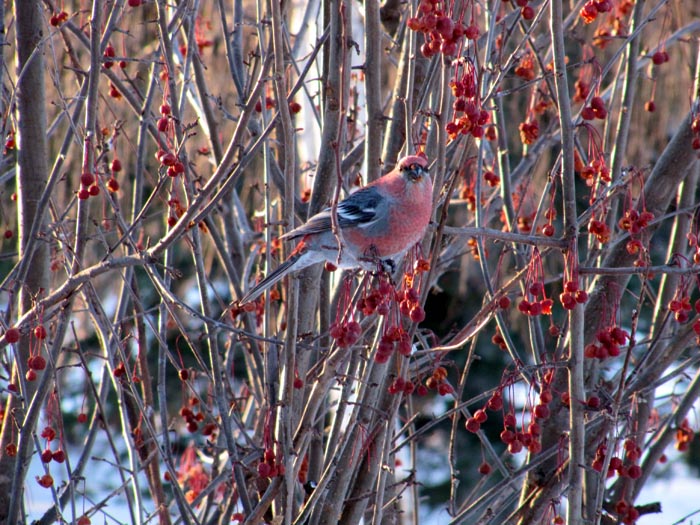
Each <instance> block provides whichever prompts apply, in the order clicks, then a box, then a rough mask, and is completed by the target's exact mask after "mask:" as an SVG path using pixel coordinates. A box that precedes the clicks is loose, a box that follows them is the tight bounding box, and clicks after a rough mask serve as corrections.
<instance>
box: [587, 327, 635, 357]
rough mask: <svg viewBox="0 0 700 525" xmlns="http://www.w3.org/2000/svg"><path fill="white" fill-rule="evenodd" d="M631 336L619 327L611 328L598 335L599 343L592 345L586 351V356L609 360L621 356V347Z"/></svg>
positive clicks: (599, 332)
mask: <svg viewBox="0 0 700 525" xmlns="http://www.w3.org/2000/svg"><path fill="white" fill-rule="evenodd" d="M629 338H630V335H629V334H628V333H627V331H625V330H623V329H622V328H620V327H619V326H609V327H607V328H604V329H602V330H599V331H598V333H597V334H596V339H597V340H598V342H597V343H590V344H588V345H586V348H585V349H584V356H585V357H587V358H589V359H601V360H602V359H607V358H608V357H617V356H619V355H620V347H621V346H623V345H625V344H626V343H627V341H628V340H629Z"/></svg>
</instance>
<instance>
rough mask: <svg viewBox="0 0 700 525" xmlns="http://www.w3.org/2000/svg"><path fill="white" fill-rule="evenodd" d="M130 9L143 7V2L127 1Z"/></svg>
mask: <svg viewBox="0 0 700 525" xmlns="http://www.w3.org/2000/svg"><path fill="white" fill-rule="evenodd" d="M127 4H129V7H138V6H140V5H141V0H127Z"/></svg>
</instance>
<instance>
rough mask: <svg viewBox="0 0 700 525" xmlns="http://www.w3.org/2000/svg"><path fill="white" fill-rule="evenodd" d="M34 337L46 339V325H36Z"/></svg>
mask: <svg viewBox="0 0 700 525" xmlns="http://www.w3.org/2000/svg"><path fill="white" fill-rule="evenodd" d="M34 337H36V338H37V339H46V328H44V325H41V324H40V325H37V326H35V327H34Z"/></svg>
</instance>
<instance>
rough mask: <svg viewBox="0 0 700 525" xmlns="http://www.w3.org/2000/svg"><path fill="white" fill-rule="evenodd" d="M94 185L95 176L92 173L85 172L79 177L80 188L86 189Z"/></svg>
mask: <svg viewBox="0 0 700 525" xmlns="http://www.w3.org/2000/svg"><path fill="white" fill-rule="evenodd" d="M94 183H95V176H94V175H93V174H92V173H90V172H89V171H86V172H85V173H82V174H81V175H80V184H81V185H82V186H85V187H88V186H91V185H92V184H94Z"/></svg>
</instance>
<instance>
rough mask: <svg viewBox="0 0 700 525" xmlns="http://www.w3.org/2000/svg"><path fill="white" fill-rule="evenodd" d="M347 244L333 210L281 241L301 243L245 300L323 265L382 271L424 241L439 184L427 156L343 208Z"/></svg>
mask: <svg viewBox="0 0 700 525" xmlns="http://www.w3.org/2000/svg"><path fill="white" fill-rule="evenodd" d="M336 209H337V218H338V221H337V222H338V230H339V232H338V233H339V237H340V241H341V243H342V248H341V250H340V257H339V256H338V237H336V236H335V235H334V233H333V231H332V229H331V208H326V209H325V210H323V211H322V212H320V213H318V214H316V215H314V216H313V217H311V218H310V219H309V220H308V221H307V222H306V223H305V224H303V225H301V226H299V227H298V228H295V229H293V230H292V231H290V232H287V233H285V234H284V235H282V237H280V238H281V239H286V240H293V239H300V241H299V243H298V244H297V246H296V248H295V249H294V251H293V252H292V253H291V255H290V256H289V257H288V258H287V260H285V261H284V262H283V263H282V264H280V265H279V266H278V267H277V269H275V270H274V271H273V272H272V273H270V274H269V275H268V276H267V277H265V279H263V280H262V281H260V282H259V283H258V284H256V285H255V286H254V287H253V288H252V289H251V290H249V291H248V293H247V294H246V295H245V296H244V297H243V298H242V299H241V301H240V302H242V303H245V302H248V301H252V300H254V299H256V298H257V297H258V296H260V294H262V293H263V292H264V291H265V290H267V289H268V288H270V287H271V286H272V285H274V284H275V283H277V282H278V281H279V280H280V279H282V278H283V277H284V276H285V275H287V274H288V273H290V272H295V271H298V270H301V269H303V268H306V267H307V266H311V265H312V264H316V263H320V262H326V261H327V262H329V263H331V264H333V265H335V266H338V267H340V268H346V269H353V268H362V269H365V270H376V269H377V266H378V264H382V263H390V264H393V263H394V262H396V261H397V260H398V259H400V258H401V257H402V256H403V255H404V254H405V253H406V251H408V249H409V248H411V247H413V246H414V245H415V244H416V243H417V242H418V241H420V240H421V239H422V238H423V235H424V234H425V231H426V229H427V227H428V223H429V222H430V216H431V215H432V211H433V184H432V181H431V180H430V175H429V174H428V161H427V159H426V158H425V157H421V156H418V155H409V156H407V157H404V158H402V159H401V160H399V162H398V164H397V165H396V167H395V168H394V169H393V170H392V171H390V172H389V173H387V174H386V175H384V176H383V177H380V178H379V179H377V180H376V181H374V182H372V183H370V184H368V185H367V186H365V187H364V188H361V189H359V190H357V191H356V192H355V193H353V194H351V195H350V196H348V197H347V198H346V199H344V200H342V201H341V202H339V203H338V206H337V208H336Z"/></svg>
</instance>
